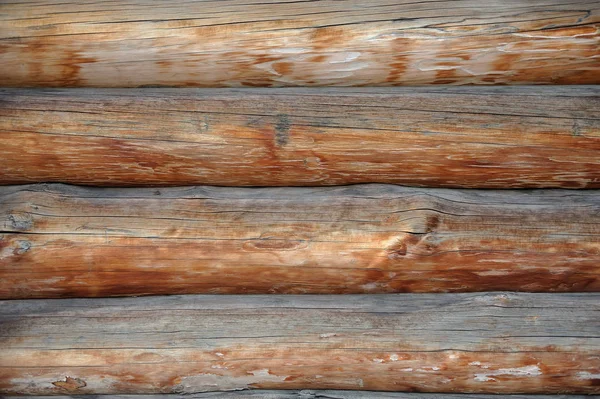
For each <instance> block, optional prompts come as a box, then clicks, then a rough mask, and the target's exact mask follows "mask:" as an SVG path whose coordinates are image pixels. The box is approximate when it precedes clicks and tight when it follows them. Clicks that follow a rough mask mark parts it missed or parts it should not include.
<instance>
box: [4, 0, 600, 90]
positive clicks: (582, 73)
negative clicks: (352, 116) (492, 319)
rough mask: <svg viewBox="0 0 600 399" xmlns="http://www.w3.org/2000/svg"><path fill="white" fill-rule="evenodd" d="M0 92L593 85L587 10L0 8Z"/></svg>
mask: <svg viewBox="0 0 600 399" xmlns="http://www.w3.org/2000/svg"><path fill="white" fill-rule="evenodd" d="M0 24H1V25H2V30H1V31H0V54H2V57H0V85H2V86H52V87H60V86H70V87H74V86H95V87H109V86H110V87H123V86H126V87H136V86H145V85H167V86H204V87H215V86H221V87H222V86H236V87H243V86H323V85H326V86H330V85H337V86H340V85H342V86H348V85H353V86H365V85H401V84H411V85H414V84H507V83H508V84H511V83H518V84H530V83H554V84H598V83H600V64H599V62H598V57H599V56H600V46H599V38H600V35H599V28H600V9H599V8H598V4H597V2H596V1H589V0H570V1H559V0H528V1H526V2H523V1H519V0H510V1H500V0H495V1H488V2H486V4H485V7H482V6H481V2H480V1H476V0H461V1H453V0H435V1H413V0H402V1H397V0H394V1H391V0H372V1H368V2H366V1H361V0H350V1H335V0H327V1H316V2H315V1H281V0H268V1H267V0H265V1H260V2H249V1H245V0H233V1H228V2H227V4H224V3H223V2H222V1H209V0H191V1H185V2H172V1H166V0H160V1H154V0H133V1H128V2H127V3H121V2H116V3H115V2H112V1H107V0H101V1H98V0H96V1H89V0H88V1H80V0H64V1H61V2H50V1H43V2H38V1H31V0H29V1H15V2H2V3H1V4H0Z"/></svg>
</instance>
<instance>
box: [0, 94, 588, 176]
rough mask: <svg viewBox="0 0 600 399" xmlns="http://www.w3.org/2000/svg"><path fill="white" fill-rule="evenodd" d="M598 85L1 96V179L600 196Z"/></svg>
mask: <svg viewBox="0 0 600 399" xmlns="http://www.w3.org/2000/svg"><path fill="white" fill-rule="evenodd" d="M599 87H600V86H544V87H542V86H534V87H532V86H524V87H435V88H434V87H420V88H368V89H366V88H355V89H350V88H345V89H328V88H313V89H298V88H296V89H270V90H267V91H265V90H260V89H214V90H211V89H205V90H199V89H174V90H173V89H143V90H142V89H121V90H119V89H108V90H107V89H104V90H102V89H71V90H64V89H46V90H39V89H38V90H23V89H0V142H1V143H2V145H0V159H2V167H1V168H0V184H21V183H38V182H60V183H72V184H85V185H104V186H149V185H172V186H178V185H179V186H180V185H198V184H209V185H218V186H223V185H224V186H323V185H343V184H355V183H390V184H403V185H413V186H434V187H440V186H441V187H467V188H523V187H528V188H542V187H556V188H600V157H599V156H598V154H599V153H600V89H599Z"/></svg>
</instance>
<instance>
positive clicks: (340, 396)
mask: <svg viewBox="0 0 600 399" xmlns="http://www.w3.org/2000/svg"><path fill="white" fill-rule="evenodd" d="M594 397H595V396H592V395H502V398H506V399H591V398H594ZM27 398H28V399H103V398H106V399H108V396H105V395H52V396H28V397H27ZM207 398H212V399H236V398H248V399H371V398H373V399H498V395H493V394H491V395H488V394H480V395H478V394H460V393H458V394H448V393H406V392H380V391H336V390H321V391H319V390H309V389H303V390H279V391H278V390H265V389H253V390H243V391H228V392H203V393H194V394H155V395H110V399H207ZM3 399H23V396H3Z"/></svg>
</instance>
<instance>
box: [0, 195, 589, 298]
mask: <svg viewBox="0 0 600 399" xmlns="http://www.w3.org/2000/svg"><path fill="white" fill-rule="evenodd" d="M0 275H1V276H2V278H1V279H0V297H2V298H34V297H37V298H46V297H96V296H116V295H146V294H184V293H221V294H243V293H263V294H264V293H297V294H298V293H313V294H316V293H323V294H325V293H336V294H341V293H397V292H457V291H461V292H465V291H493V290H507V291H534V292H545V291H553V292H572V291H579V292H582V291H600V195H599V193H598V191H596V190H583V191H572V190H527V191H519V190H513V191H509V190H454V189H417V188H408V187H401V186H389V185H358V186H349V187H336V188H334V187H325V188H308V187H305V188H289V187H287V188H227V187H188V188H162V189H155V188H146V189H142V188H85V187H73V186H66V185H59V184H51V185H25V186H4V187H0Z"/></svg>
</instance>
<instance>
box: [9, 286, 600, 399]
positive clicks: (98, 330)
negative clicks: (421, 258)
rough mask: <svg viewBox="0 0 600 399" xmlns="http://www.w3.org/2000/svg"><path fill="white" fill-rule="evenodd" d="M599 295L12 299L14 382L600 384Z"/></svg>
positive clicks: (175, 387)
mask: <svg viewBox="0 0 600 399" xmlns="http://www.w3.org/2000/svg"><path fill="white" fill-rule="evenodd" d="M599 312H600V295H599V294H590V293H588V294H506V293H488V294H419V295H416V294H398V295H350V296H339V295H327V296H308V295H302V296H293V295H282V296H275V295H270V296H269V295H267V296H239V295H237V296H223V295H217V296H210V295H208V296H183V297H178V296H171V297H146V298H109V299H58V300H13V301H2V302H0V333H1V334H2V341H1V343H0V350H1V352H2V357H0V393H3V394H9V395H16V394H37V395H49V394H61V393H63V394H74V393H77V394H126V393H140V394H150V393H195V392H202V391H218V390H237V389H247V388H260V389H286V388H287V389H354V390H384V391H385V390H387V391H427V392H452V391H454V392H464V393H470V392H472V393H546V394H549V393H574V394H584V393H590V394H591V393H600V318H599V317H598V313H599Z"/></svg>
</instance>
